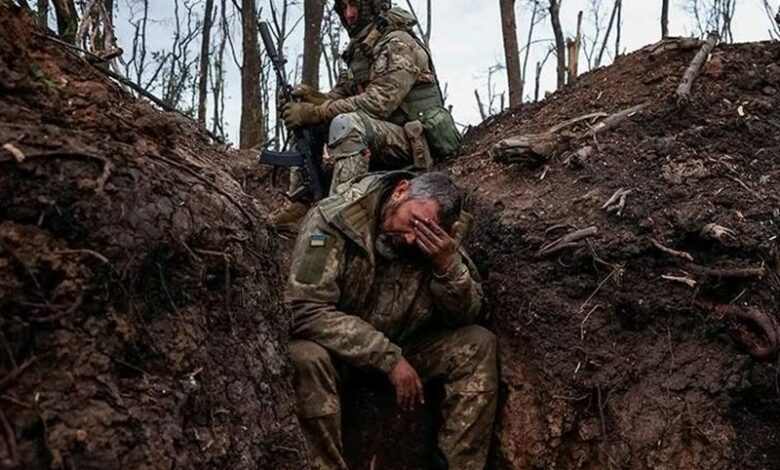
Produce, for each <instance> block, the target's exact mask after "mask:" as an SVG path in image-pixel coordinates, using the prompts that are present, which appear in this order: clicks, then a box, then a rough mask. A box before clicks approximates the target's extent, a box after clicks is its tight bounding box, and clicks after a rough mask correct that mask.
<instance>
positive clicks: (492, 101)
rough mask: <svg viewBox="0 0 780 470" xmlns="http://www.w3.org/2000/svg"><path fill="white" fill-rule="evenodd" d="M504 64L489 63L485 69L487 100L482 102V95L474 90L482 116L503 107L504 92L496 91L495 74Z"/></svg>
mask: <svg viewBox="0 0 780 470" xmlns="http://www.w3.org/2000/svg"><path fill="white" fill-rule="evenodd" d="M504 68H505V67H504V64H500V63H499V64H495V65H491V66H490V67H488V69H487V75H486V76H485V77H486V79H487V80H486V83H485V96H487V102H483V100H482V96H481V95H480V94H479V90H474V95H475V97H476V99H477V106H478V107H479V110H480V115H483V116H484V118H483V120H484V119H485V118H487V117H488V116H493V115H494V114H498V113H500V112H501V111H503V110H504V108H505V105H506V103H505V99H506V93H504V92H502V93H498V92H497V91H496V81H495V78H494V77H495V75H496V74H497V73H498V72H500V71H502V70H504Z"/></svg>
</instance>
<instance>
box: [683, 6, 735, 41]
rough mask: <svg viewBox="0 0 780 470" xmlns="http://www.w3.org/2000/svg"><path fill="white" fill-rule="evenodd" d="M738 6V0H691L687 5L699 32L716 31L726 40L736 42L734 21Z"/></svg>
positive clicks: (703, 33)
mask: <svg viewBox="0 0 780 470" xmlns="http://www.w3.org/2000/svg"><path fill="white" fill-rule="evenodd" d="M736 6H737V0H689V2H688V5H687V7H688V11H689V12H691V13H692V14H693V17H694V20H695V22H696V25H695V26H696V28H697V29H698V31H699V34H701V35H702V36H704V35H706V34H707V32H709V31H715V32H717V33H718V34H719V35H720V37H721V39H722V40H723V41H726V42H734V33H733V32H732V23H733V20H734V13H735V10H736Z"/></svg>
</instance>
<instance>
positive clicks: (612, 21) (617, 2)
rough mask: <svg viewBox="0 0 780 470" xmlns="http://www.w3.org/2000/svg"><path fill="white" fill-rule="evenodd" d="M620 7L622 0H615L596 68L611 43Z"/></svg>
mask: <svg viewBox="0 0 780 470" xmlns="http://www.w3.org/2000/svg"><path fill="white" fill-rule="evenodd" d="M666 1H668V0H666ZM619 7H620V0H615V7H614V8H613V9H612V16H610V18H609V25H608V26H607V34H606V36H604V42H603V43H602V44H601V50H599V55H598V57H596V68H598V67H600V66H601V61H602V59H603V58H604V51H605V50H606V49H607V43H609V36H610V35H611V34H612V27H613V26H614V24H615V17H616V16H617V12H618V8H619Z"/></svg>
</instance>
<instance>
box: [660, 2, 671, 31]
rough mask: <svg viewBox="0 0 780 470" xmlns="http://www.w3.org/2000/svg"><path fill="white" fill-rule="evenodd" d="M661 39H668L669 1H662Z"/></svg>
mask: <svg viewBox="0 0 780 470" xmlns="http://www.w3.org/2000/svg"><path fill="white" fill-rule="evenodd" d="M661 37H662V38H664V39H666V38H668V37H669V0H663V3H662V5H661Z"/></svg>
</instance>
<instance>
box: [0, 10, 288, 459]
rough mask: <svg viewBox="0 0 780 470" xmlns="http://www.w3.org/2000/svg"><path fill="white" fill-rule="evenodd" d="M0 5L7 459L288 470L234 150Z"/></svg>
mask: <svg viewBox="0 0 780 470" xmlns="http://www.w3.org/2000/svg"><path fill="white" fill-rule="evenodd" d="M34 31H35V29H34V28H33V27H31V26H30V22H28V21H25V20H24V19H23V18H22V16H21V15H20V13H19V12H18V11H15V10H14V11H12V10H11V8H10V7H9V6H8V3H7V2H2V3H0V145H6V144H10V146H9V145H6V146H5V148H4V149H3V150H0V201H1V202H0V312H2V316H0V332H1V333H2V335H0V357H1V358H2V359H0V361H1V362H0V371H2V372H0V468H6V469H30V470H35V469H76V468H78V469H100V470H106V469H135V468H138V469H142V468H148V469H163V468H167V469H173V468H176V469H192V468H204V469H208V468H212V469H227V468H230V469H233V468H245V469H254V468H279V469H285V468H290V469H292V468H296V469H298V468H301V467H302V462H303V457H302V455H303V452H302V441H301V437H300V433H299V431H298V429H297V423H296V421H295V418H294V413H293V406H292V400H291V396H292V395H291V389H290V387H289V382H288V381H287V378H288V377H289V366H288V362H287V358H286V332H287V319H286V316H285V315H284V314H283V310H282V307H281V302H280V295H281V288H282V285H283V284H282V280H281V269H280V265H279V260H278V257H277V244H276V241H275V239H274V238H273V237H272V235H271V234H270V233H269V232H268V230H267V229H266V221H267V216H266V215H265V211H264V210H263V209H262V208H261V207H260V206H259V205H258V204H256V202H255V201H254V200H253V199H252V198H250V197H249V196H247V195H246V194H244V192H243V191H242V189H241V186H240V185H239V184H238V183H237V182H236V181H235V180H234V179H233V178H232V177H231V176H230V174H229V170H231V169H232V167H231V166H229V165H228V162H229V161H230V159H231V158H232V157H234V155H233V154H231V153H229V152H228V151H227V150H226V149H224V148H220V147H219V146H215V145H213V144H212V143H210V142H209V141H208V139H207V138H206V137H204V133H203V131H202V129H199V128H198V127H197V126H195V125H194V124H192V122H191V121H189V120H187V119H184V118H182V117H179V116H176V115H172V114H168V113H161V112H158V111H157V110H155V109H154V108H153V107H151V106H150V105H148V104H145V103H143V102H140V101H137V100H136V99H134V98H133V97H132V96H131V95H130V94H129V93H127V92H126V91H124V90H122V89H121V88H120V87H118V86H117V85H115V84H113V83H112V82H110V81H108V80H106V79H105V78H104V77H103V76H102V75H101V74H99V73H96V72H95V71H94V69H93V68H92V67H91V66H89V65H88V64H87V63H86V62H84V61H82V60H81V59H79V58H77V57H75V56H73V55H71V54H70V53H68V52H67V51H66V50H65V49H63V48H62V47H61V46H59V45H57V44H55V43H53V42H51V41H49V40H45V39H43V38H41V37H40V36H38V35H36V34H35V32H34Z"/></svg>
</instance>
